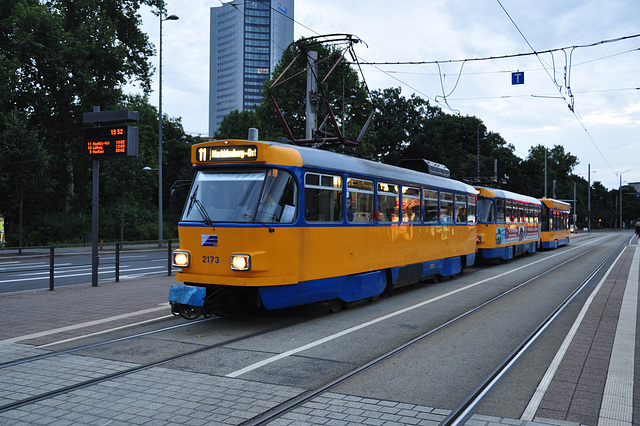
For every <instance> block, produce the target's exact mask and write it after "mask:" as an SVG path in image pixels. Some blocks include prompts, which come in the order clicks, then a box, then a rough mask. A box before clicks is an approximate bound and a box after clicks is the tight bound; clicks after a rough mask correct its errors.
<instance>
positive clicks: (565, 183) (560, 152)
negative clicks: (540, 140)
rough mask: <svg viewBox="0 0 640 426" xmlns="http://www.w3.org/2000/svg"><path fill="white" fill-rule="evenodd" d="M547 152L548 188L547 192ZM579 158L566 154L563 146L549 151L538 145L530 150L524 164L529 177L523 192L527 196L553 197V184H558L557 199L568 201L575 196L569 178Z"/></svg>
mask: <svg viewBox="0 0 640 426" xmlns="http://www.w3.org/2000/svg"><path fill="white" fill-rule="evenodd" d="M545 151H546V153H547V155H546V157H547V160H546V173H547V188H546V191H545V187H544V181H545ZM578 163H579V162H578V157H576V156H575V155H572V154H571V153H568V152H565V150H564V147H563V146H561V145H554V146H553V148H552V149H547V148H546V147H544V146H543V145H537V146H534V147H531V148H530V149H529V155H528V156H527V158H526V159H525V160H524V161H523V162H522V167H523V170H524V172H525V175H526V176H528V177H529V179H528V181H527V185H526V187H525V188H523V190H524V191H525V192H524V193H525V194H530V195H532V196H535V197H543V196H544V195H545V194H546V195H547V197H549V198H552V197H553V182H554V181H555V182H556V198H564V199H568V198H571V197H572V196H573V180H571V179H570V178H569V177H570V176H571V172H572V171H573V169H574V168H575V166H577V165H578Z"/></svg>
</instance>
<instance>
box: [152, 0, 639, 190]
mask: <svg viewBox="0 0 640 426" xmlns="http://www.w3.org/2000/svg"><path fill="white" fill-rule="evenodd" d="M166 3H167V10H168V13H169V14H176V15H178V16H179V17H180V19H179V20H178V21H169V22H164V24H163V87H162V89H163V111H164V112H165V113H167V114H169V115H170V116H172V117H182V122H183V124H184V128H185V130H186V131H187V132H189V133H192V134H203V135H206V133H207V132H208V108H209V105H208V91H209V80H208V73H209V8H210V7H214V6H219V5H220V4H221V3H220V0H217V1H213V0H166ZM294 13H295V17H294V19H295V21H296V24H295V26H294V31H295V38H296V39H297V38H299V37H308V36H312V35H318V34H332V33H349V34H353V35H355V36H357V37H358V38H359V39H361V40H362V41H363V42H364V43H360V44H358V45H357V46H356V47H355V50H356V54H357V55H358V57H359V59H360V60H361V61H362V62H408V61H431V62H433V61H439V62H440V63H439V66H438V64H433V63H431V64H423V65H375V66H372V65H363V66H362V69H363V72H364V79H365V81H366V83H367V85H368V87H369V88H370V89H371V90H375V89H384V88H388V87H401V88H402V93H403V95H404V96H406V97H409V96H410V95H411V94H412V93H415V94H416V95H418V96H421V97H423V98H425V99H428V100H429V102H431V103H432V104H437V105H439V106H441V107H442V108H443V109H444V110H445V111H446V112H449V113H455V114H461V115H463V116H466V115H469V116H476V117H478V118H480V119H481V120H482V121H483V122H484V123H485V124H486V126H487V128H488V129H489V130H490V131H493V132H497V133H499V134H500V135H502V137H503V138H504V139H505V140H506V141H507V142H508V143H511V144H513V145H514V146H515V148H516V154H517V155H519V156H520V157H523V158H524V157H526V156H527V154H528V152H529V149H530V147H532V146H535V145H538V144H542V145H544V146H547V147H549V148H552V147H553V146H554V145H562V146H564V148H565V150H566V151H568V152H570V153H571V154H573V155H576V156H577V157H578V159H579V161H580V164H579V165H578V166H577V167H576V169H575V170H574V173H576V174H578V175H581V176H583V177H584V178H585V179H586V178H587V170H588V165H589V164H590V165H591V181H592V182H593V181H596V180H597V181H600V182H602V183H603V184H604V185H605V186H606V187H607V188H609V189H612V188H617V187H618V185H619V183H620V176H622V182H623V185H624V184H626V183H628V182H640V71H639V70H640V37H633V36H637V35H639V34H640V2H639V1H636V0H608V1H606V2H603V1H602V0H563V1H556V0H535V1H534V0H401V1H379V0H323V1H313V0H296V2H295V12H294ZM142 15H143V19H144V22H145V25H144V27H143V30H144V31H145V32H147V33H148V34H149V37H150V40H151V41H152V42H153V43H154V44H156V46H157V44H158V38H159V31H158V26H159V25H158V18H157V17H155V16H153V15H152V14H150V13H148V10H145V11H143V13H142ZM621 38H626V39H623V40H619V39H621ZM612 40H617V41H612ZM602 42H604V43H602ZM365 43H366V44H365ZM573 47H575V49H573ZM561 48H566V49H564V50H556V51H555V52H553V53H543V54H540V55H537V56H536V55H529V56H519V57H512V58H500V59H493V60H477V59H482V58H490V57H502V56H508V55H517V54H528V53H532V52H533V50H535V51H536V52H542V51H548V50H553V49H561ZM532 49H533V50H532ZM465 59H467V61H465V62H463V61H459V60H465ZM155 65H156V68H157V57H156V58H155ZM518 71H520V72H524V82H525V83H524V84H522V85H512V84H511V75H512V73H513V72H518ZM153 87H154V92H153V94H152V95H151V102H152V103H153V104H154V105H157V104H158V91H157V87H158V86H157V74H156V77H155V83H154V86H153ZM445 95H446V101H445ZM571 104H573V112H572V110H571V109H570V108H569V105H571ZM482 173H483V171H481V174H482ZM489 173H492V170H491V171H486V174H489Z"/></svg>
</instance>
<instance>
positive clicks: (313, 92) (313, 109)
mask: <svg viewBox="0 0 640 426" xmlns="http://www.w3.org/2000/svg"><path fill="white" fill-rule="evenodd" d="M316 62H318V52H314V51H311V52H308V54H307V111H306V112H307V133H306V137H307V139H313V134H314V133H315V131H316V125H317V123H318V78H317V76H316V73H315V72H314V69H315V68H314V65H315V64H316Z"/></svg>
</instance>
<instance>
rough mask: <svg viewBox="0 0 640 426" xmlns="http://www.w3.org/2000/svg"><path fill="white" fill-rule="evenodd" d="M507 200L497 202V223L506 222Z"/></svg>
mask: <svg viewBox="0 0 640 426" xmlns="http://www.w3.org/2000/svg"><path fill="white" fill-rule="evenodd" d="M505 208H506V206H505V200H496V222H498V223H504V222H505Z"/></svg>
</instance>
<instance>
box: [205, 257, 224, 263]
mask: <svg viewBox="0 0 640 426" xmlns="http://www.w3.org/2000/svg"><path fill="white" fill-rule="evenodd" d="M202 263H220V258H219V257H218V256H202Z"/></svg>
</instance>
